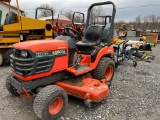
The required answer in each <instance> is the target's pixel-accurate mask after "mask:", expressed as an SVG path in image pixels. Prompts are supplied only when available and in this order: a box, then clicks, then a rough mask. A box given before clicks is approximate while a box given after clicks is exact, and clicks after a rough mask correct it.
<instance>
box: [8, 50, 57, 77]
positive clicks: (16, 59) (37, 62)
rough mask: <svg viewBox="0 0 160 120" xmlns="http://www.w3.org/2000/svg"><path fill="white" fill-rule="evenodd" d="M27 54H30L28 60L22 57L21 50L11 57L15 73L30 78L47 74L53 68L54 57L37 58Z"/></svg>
mask: <svg viewBox="0 0 160 120" xmlns="http://www.w3.org/2000/svg"><path fill="white" fill-rule="evenodd" d="M27 52H28V54H29V55H28V56H27V58H23V57H21V55H20V50H15V52H14V54H13V55H11V60H10V61H11V67H12V70H13V71H14V72H15V73H17V74H20V75H22V76H28V75H34V74H38V73H42V72H47V71H49V70H50V69H51V68H52V66H53V63H54V58H53V57H42V58H35V57H34V54H33V53H31V52H30V51H27Z"/></svg>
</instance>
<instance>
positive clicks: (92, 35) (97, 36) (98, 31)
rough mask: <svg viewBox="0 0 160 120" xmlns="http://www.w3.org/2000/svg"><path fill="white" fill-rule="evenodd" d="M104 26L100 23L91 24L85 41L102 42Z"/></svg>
mask: <svg viewBox="0 0 160 120" xmlns="http://www.w3.org/2000/svg"><path fill="white" fill-rule="evenodd" d="M102 29H103V28H102V27H101V26H98V25H91V26H89V27H88V28H87V30H86V32H85V41H88V42H94V43H100V42H101V39H102Z"/></svg>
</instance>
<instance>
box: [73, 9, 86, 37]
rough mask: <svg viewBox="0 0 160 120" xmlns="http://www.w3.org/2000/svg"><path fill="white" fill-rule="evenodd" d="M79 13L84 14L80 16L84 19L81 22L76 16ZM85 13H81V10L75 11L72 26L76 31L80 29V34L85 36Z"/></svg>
mask: <svg viewBox="0 0 160 120" xmlns="http://www.w3.org/2000/svg"><path fill="white" fill-rule="evenodd" d="M77 14H78V16H80V15H81V16H82V18H80V19H82V21H81V22H75V18H76V17H75V16H76V15H77ZM84 19H85V18H84V13H81V12H74V13H73V16H72V25H73V26H72V28H73V29H74V30H76V31H78V32H79V33H80V35H81V36H84V33H83V31H84V27H85V25H84Z"/></svg>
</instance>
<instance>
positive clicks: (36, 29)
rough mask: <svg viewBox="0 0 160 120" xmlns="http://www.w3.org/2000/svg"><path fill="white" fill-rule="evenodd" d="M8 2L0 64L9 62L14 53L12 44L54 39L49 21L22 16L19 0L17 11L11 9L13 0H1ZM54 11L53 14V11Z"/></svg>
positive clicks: (0, 33)
mask: <svg viewBox="0 0 160 120" xmlns="http://www.w3.org/2000/svg"><path fill="white" fill-rule="evenodd" d="M0 1H1V2H5V4H8V8H9V12H8V13H7V14H6V18H5V20H4V24H3V25H0V65H1V64H2V63H9V61H10V57H9V56H10V55H11V54H12V53H13V49H12V45H13V44H14V43H19V42H23V41H27V40H40V39H46V40H52V34H53V33H52V25H51V23H50V22H49V21H42V20H38V19H33V18H28V17H25V16H21V14H20V12H19V11H20V9H19V4H18V0H16V2H17V6H16V7H17V13H15V12H13V11H11V9H10V8H11V5H10V2H11V0H0ZM50 11H51V12H52V16H53V11H52V10H50Z"/></svg>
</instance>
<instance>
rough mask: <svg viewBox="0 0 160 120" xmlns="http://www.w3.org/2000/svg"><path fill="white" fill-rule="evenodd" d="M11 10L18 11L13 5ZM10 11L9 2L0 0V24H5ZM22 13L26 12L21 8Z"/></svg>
mask: <svg viewBox="0 0 160 120" xmlns="http://www.w3.org/2000/svg"><path fill="white" fill-rule="evenodd" d="M11 11H13V12H15V13H17V8H16V7H14V6H11ZM8 12H9V8H8V4H7V3H5V2H1V1H0V25H3V23H4V20H5V18H6V14H7V13H8ZM20 12H21V14H24V11H23V10H20Z"/></svg>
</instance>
